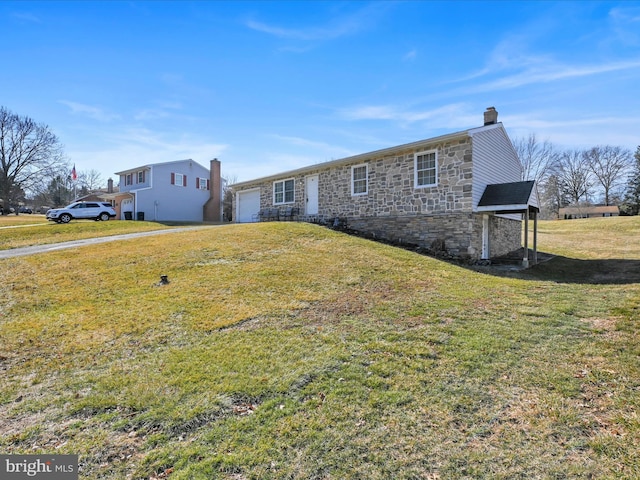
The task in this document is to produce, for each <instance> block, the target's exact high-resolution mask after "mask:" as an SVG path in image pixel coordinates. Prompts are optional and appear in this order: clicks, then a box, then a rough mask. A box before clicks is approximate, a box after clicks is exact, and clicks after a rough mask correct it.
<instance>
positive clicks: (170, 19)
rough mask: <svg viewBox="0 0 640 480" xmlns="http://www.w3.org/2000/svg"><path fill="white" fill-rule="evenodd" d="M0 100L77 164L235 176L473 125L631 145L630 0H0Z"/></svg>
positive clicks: (635, 84)
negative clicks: (171, 164) (493, 118)
mask: <svg viewBox="0 0 640 480" xmlns="http://www.w3.org/2000/svg"><path fill="white" fill-rule="evenodd" d="M0 35H1V37H2V42H0V58H2V70H1V71H0V105H3V106H5V107H7V108H8V109H10V110H12V111H13V112H15V113H18V114H21V115H28V116H30V117H32V118H33V119H35V120H36V121H38V122H42V123H46V124H47V125H49V127H50V128H51V129H52V130H53V131H54V133H56V134H57V135H58V137H59V138H60V140H61V142H62V143H63V144H64V146H65V152H66V154H67V156H68V157H69V161H70V164H74V163H75V165H76V168H77V169H78V170H79V171H87V170H91V169H94V170H97V171H99V172H101V174H102V176H103V179H104V181H105V183H106V179H107V178H108V177H114V175H113V174H114V172H117V171H120V170H124V169H127V168H132V167H135V166H139V165H145V164H148V163H157V162H167V161H173V160H179V159H183V158H192V159H193V160H195V161H197V162H199V163H201V164H202V165H205V166H208V162H209V160H210V159H212V158H214V157H217V158H219V159H220V160H221V161H222V171H223V175H225V176H227V177H229V178H231V179H234V180H237V181H243V180H248V179H251V178H255V177H259V176H263V175H268V174H271V173H277V172H280V171H285V170H290V169H294V168H298V167H302V166H306V165H310V164H314V163H319V162H323V161H328V160H332V159H337V158H342V157H346V156H349V155H355V154H359V153H364V152H368V151H372V150H377V149H381V148H386V147H391V146H394V145H398V144H402V143H408V142H413V141H417V140H422V139H425V138H429V137H432V136H436V135H440V134H444V133H449V132H453V131H458V130H463V129H466V128H470V127H475V126H480V125H481V124H482V113H483V111H484V110H485V108H486V107H488V106H495V107H496V109H497V110H498V112H499V115H500V116H499V120H500V121H502V122H503V123H504V125H505V127H506V128H507V131H508V133H509V135H510V136H511V137H512V138H515V137H522V136H526V135H528V134H529V133H530V132H533V133H536V135H537V136H538V137H539V138H540V139H548V140H550V141H551V142H553V143H554V144H556V145H557V146H558V147H560V148H567V149H569V148H584V147H590V146H595V145H604V144H611V145H620V146H623V147H625V148H629V149H632V150H635V148H636V147H637V146H638V145H640V95H639V93H640V2H632V1H619V2H589V1H579V2H572V1H560V2H553V1H532V2H517V1H497V2H482V1H449V2H438V1H424V2H420V1H404V2H402V1H398V2H383V1H375V2H366V1H356V2H332V1H304V2H295V1H286V2H268V1H252V2H250V1H246V2H243V1H233V2H224V1H211V2H205V1H195V2H170V1H162V2H151V1H141V2H136V1H128V2H124V1H122V2H118V1H111V2H90V1H71V2H55V1H43V2H29V1H19V2H11V1H3V2H0Z"/></svg>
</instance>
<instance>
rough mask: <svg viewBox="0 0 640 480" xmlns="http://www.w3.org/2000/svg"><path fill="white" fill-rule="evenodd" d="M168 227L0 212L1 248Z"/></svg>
mask: <svg viewBox="0 0 640 480" xmlns="http://www.w3.org/2000/svg"><path fill="white" fill-rule="evenodd" d="M166 228H171V227H170V226H168V225H166V224H163V223H157V222H126V221H118V220H112V221H108V222H96V221H93V220H72V221H71V222H70V223H67V224H58V223H53V222H49V221H48V220H46V219H45V218H44V215H5V216H0V250H7V249H11V248H19V247H27V246H31V245H47V244H51V243H59V242H68V241H71V240H80V239H85V238H94V237H105V236H110V235H120V234H125V233H135V232H145V231H150V230H161V229H166Z"/></svg>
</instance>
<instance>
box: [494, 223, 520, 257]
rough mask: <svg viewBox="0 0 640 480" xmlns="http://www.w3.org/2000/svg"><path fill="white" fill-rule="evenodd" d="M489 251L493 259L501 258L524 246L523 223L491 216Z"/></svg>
mask: <svg viewBox="0 0 640 480" xmlns="http://www.w3.org/2000/svg"><path fill="white" fill-rule="evenodd" d="M489 223H490V226H489V232H490V233H489V249H490V254H491V257H500V256H502V255H506V254H507V253H510V252H513V251H514V250H517V249H518V248H520V247H521V246H522V222H521V221H519V220H513V219H511V218H504V217H497V216H491V217H490V219H489Z"/></svg>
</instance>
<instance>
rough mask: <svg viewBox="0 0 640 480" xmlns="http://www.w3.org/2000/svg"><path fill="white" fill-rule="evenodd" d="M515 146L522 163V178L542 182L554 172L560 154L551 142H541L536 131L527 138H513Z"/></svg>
mask: <svg viewBox="0 0 640 480" xmlns="http://www.w3.org/2000/svg"><path fill="white" fill-rule="evenodd" d="M513 148H514V149H515V150H516V153H517V154H518V158H519V159H520V164H521V165H522V180H535V181H536V183H542V182H543V181H544V180H545V179H546V178H547V177H548V176H549V175H550V174H551V172H552V170H553V168H554V166H555V165H556V163H557V160H558V154H557V153H556V151H555V148H554V146H553V144H552V143H551V142H549V141H548V140H545V141H544V142H539V141H538V139H537V137H536V134H535V133H530V134H529V136H528V137H527V138H524V137H519V138H516V139H514V140H513Z"/></svg>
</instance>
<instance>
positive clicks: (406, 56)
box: [402, 48, 418, 62]
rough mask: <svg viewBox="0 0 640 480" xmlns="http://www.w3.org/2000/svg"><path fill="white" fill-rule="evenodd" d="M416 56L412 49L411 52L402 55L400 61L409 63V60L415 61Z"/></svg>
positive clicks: (416, 52) (414, 50) (415, 51)
mask: <svg viewBox="0 0 640 480" xmlns="http://www.w3.org/2000/svg"><path fill="white" fill-rule="evenodd" d="M417 56H418V51H417V50H416V49H415V48H414V49H413V50H410V51H408V52H407V53H405V54H404V56H403V57H402V59H403V60H404V61H405V62H408V61H411V60H415V58H416V57H417Z"/></svg>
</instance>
